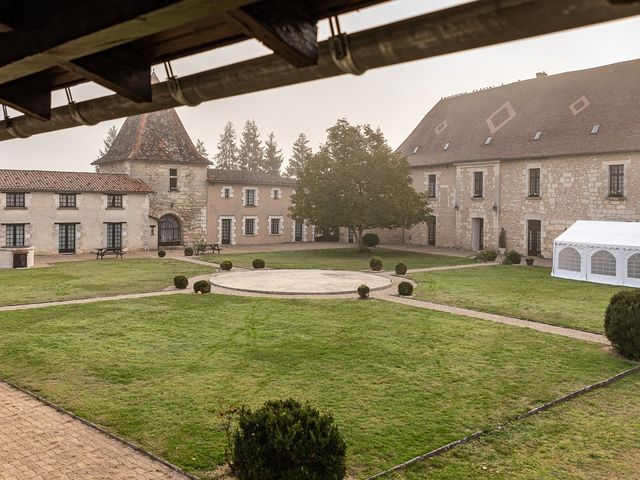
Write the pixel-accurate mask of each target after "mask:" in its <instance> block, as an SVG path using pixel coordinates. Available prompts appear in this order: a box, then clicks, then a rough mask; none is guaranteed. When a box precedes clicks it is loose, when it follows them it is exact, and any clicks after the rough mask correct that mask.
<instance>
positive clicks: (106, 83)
mask: <svg viewBox="0 0 640 480" xmlns="http://www.w3.org/2000/svg"><path fill="white" fill-rule="evenodd" d="M61 66H62V67H64V68H66V69H67V70H69V71H71V72H73V73H76V74H78V75H81V76H83V77H84V78H86V79H87V80H92V81H94V82H96V83H97V84H98V85H102V86H103V87H105V88H108V89H110V90H113V91H114V92H116V93H119V94H120V95H122V96H123V97H125V98H128V99H129V100H133V101H134V102H150V101H151V80H150V72H151V61H150V60H149V57H148V56H147V55H144V54H143V53H141V52H138V51H136V50H134V49H132V48H130V47H127V46H123V47H116V48H112V49H111V50H106V51H104V52H101V53H97V54H95V55H89V56H88V57H83V58H78V59H76V60H73V61H71V62H64V63H61Z"/></svg>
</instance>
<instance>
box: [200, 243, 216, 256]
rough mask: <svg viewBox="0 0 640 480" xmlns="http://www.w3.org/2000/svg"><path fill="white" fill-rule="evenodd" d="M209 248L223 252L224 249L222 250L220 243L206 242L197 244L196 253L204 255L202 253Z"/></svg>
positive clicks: (212, 250) (214, 251)
mask: <svg viewBox="0 0 640 480" xmlns="http://www.w3.org/2000/svg"><path fill="white" fill-rule="evenodd" d="M209 248H210V249H211V253H216V252H218V253H222V251H221V250H222V249H221V248H220V244H218V243H207V244H204V245H197V246H196V247H195V252H196V255H202V254H205V253H207V249H209Z"/></svg>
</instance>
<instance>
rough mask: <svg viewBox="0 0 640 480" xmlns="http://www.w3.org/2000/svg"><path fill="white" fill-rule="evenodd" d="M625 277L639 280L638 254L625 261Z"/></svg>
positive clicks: (639, 255)
mask: <svg viewBox="0 0 640 480" xmlns="http://www.w3.org/2000/svg"><path fill="white" fill-rule="evenodd" d="M627 277H629V278H640V253H634V254H633V255H631V256H630V257H629V260H628V261H627Z"/></svg>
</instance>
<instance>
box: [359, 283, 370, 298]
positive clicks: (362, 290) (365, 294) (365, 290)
mask: <svg viewBox="0 0 640 480" xmlns="http://www.w3.org/2000/svg"><path fill="white" fill-rule="evenodd" d="M370 291H371V289H370V288H369V287H368V286H367V285H365V284H364V283H363V284H362V285H360V286H359V287H358V295H359V296H360V298H361V299H362V300H366V299H367V298H369V292H370Z"/></svg>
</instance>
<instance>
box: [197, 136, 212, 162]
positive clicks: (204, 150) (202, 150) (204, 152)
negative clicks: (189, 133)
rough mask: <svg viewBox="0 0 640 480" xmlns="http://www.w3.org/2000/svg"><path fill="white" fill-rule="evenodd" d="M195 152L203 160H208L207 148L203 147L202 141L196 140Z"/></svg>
mask: <svg viewBox="0 0 640 480" xmlns="http://www.w3.org/2000/svg"><path fill="white" fill-rule="evenodd" d="M196 150H197V151H198V153H199V154H200V155H202V156H203V157H204V158H206V159H208V158H209V152H207V147H205V146H204V142H203V141H202V140H200V139H198V140H197V141H196Z"/></svg>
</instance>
